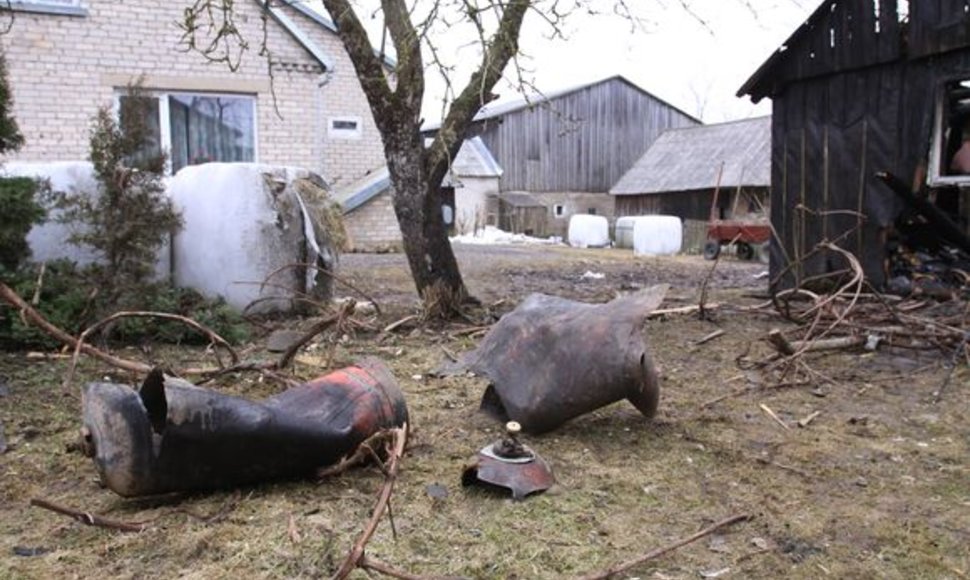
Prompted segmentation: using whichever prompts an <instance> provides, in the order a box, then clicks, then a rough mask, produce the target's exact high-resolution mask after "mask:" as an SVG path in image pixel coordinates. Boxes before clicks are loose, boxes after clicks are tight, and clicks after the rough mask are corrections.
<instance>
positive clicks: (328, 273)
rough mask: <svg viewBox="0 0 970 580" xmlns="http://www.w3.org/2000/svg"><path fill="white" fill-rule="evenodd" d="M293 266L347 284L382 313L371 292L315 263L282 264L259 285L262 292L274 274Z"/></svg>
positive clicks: (378, 312) (375, 310)
mask: <svg viewBox="0 0 970 580" xmlns="http://www.w3.org/2000/svg"><path fill="white" fill-rule="evenodd" d="M293 268H306V269H310V270H316V271H317V272H320V273H321V274H323V275H324V276H327V277H328V278H331V279H333V280H334V281H335V282H338V283H340V284H343V285H344V286H346V287H347V288H350V289H351V290H353V291H354V292H356V293H358V294H360V295H361V296H363V297H364V298H365V299H366V300H368V301H369V302H370V303H371V304H373V305H374V312H376V313H377V315H378V316H380V314H381V307H380V305H379V304H378V303H377V300H374V298H373V297H371V296H370V295H369V294H367V293H366V292H364V291H363V290H361V289H360V288H358V287H357V286H354V285H353V284H351V283H350V282H348V281H347V280H345V279H343V278H341V277H340V276H337V275H336V274H334V273H333V272H331V271H330V270H327V269H325V268H321V267H320V266H317V265H315V264H307V263H297V264H286V265H285V266H280V267H279V268H277V269H275V270H273V271H272V272H270V273H269V274H267V275H266V278H264V279H263V283H262V285H261V286H260V287H259V291H260V292H261V293H262V291H263V289H264V288H265V287H266V286H267V285H268V284H269V280H270V278H273V277H274V276H276V275H277V274H279V273H280V272H284V271H286V270H291V269H293Z"/></svg>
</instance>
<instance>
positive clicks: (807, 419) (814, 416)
mask: <svg viewBox="0 0 970 580" xmlns="http://www.w3.org/2000/svg"><path fill="white" fill-rule="evenodd" d="M821 414H822V412H821V411H814V412H812V413H810V414H809V415H808V416H806V417H804V418H802V419H799V420H798V426H799V427H801V428H803V429H804V428H805V427H808V425H809V424H810V423H811V422H812V421H814V420H815V419H817V418H818V416H819V415H821Z"/></svg>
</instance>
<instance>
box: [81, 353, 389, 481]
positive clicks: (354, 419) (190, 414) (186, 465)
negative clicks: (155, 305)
mask: <svg viewBox="0 0 970 580" xmlns="http://www.w3.org/2000/svg"><path fill="white" fill-rule="evenodd" d="M82 406H83V420H84V428H83V430H82V435H83V437H84V441H83V442H82V446H83V447H84V449H85V451H86V454H87V455H88V456H90V457H92V458H93V459H94V463H95V465H96V467H97V469H98V472H99V474H100V476H101V480H102V481H103V482H104V484H105V485H106V486H107V487H108V488H110V489H111V490H113V491H115V492H116V493H118V494H120V495H122V496H126V497H135V496H144V495H154V494H159V493H166V492H171V491H183V490H203V489H215V488H224V487H233V486H237V485H243V484H250V483H257V482H261V481H269V480H278V479H288V478H300V477H311V476H313V475H314V473H315V471H316V470H317V469H318V468H320V467H324V466H327V465H332V464H334V463H336V462H338V461H340V460H341V459H342V458H344V457H345V456H347V455H349V454H350V453H352V452H353V451H354V450H355V449H356V448H357V446H358V445H360V443H361V442H363V441H364V440H366V439H367V438H368V437H370V436H371V435H373V434H375V433H377V432H379V431H381V430H383V429H388V428H393V427H400V426H402V425H404V424H405V423H406V422H407V417H408V411H407V406H406V404H405V402H404V396H403V395H402V394H401V391H400V389H399V388H398V386H397V383H396V381H395V380H394V377H393V376H392V375H391V373H390V371H389V370H388V369H387V367H386V366H384V364H383V363H381V362H380V361H377V360H367V361H363V362H361V363H358V364H356V365H354V366H350V367H347V368H344V369H341V370H338V371H335V372H332V373H330V374H328V375H325V376H322V377H319V378H317V379H314V380H312V381H310V382H307V383H304V384H301V385H298V386H295V387H292V388H290V389H287V390H286V391H284V392H282V393H280V394H278V395H276V396H273V397H270V398H269V399H266V400H264V401H259V402H255V401H250V400H248V399H244V398H242V397H236V396H232V395H224V394H222V393H218V392H216V391H213V390H210V389H205V388H202V387H198V386H195V385H192V384H190V383H188V382H186V381H184V380H181V379H178V378H174V377H170V376H165V375H163V374H162V372H161V371H160V370H158V369H155V370H153V371H152V372H151V373H150V374H149V375H148V377H147V378H146V379H145V382H144V384H143V385H142V386H141V389H140V390H138V391H135V390H133V389H131V388H130V387H128V386H125V385H119V384H114V383H91V384H88V385H87V386H85V388H84V390H83V400H82Z"/></svg>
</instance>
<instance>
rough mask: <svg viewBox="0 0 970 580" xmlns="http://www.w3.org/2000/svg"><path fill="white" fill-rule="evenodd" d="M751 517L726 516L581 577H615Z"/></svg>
mask: <svg viewBox="0 0 970 580" xmlns="http://www.w3.org/2000/svg"><path fill="white" fill-rule="evenodd" d="M749 519H751V515H750V514H737V515H734V516H731V517H729V518H726V519H723V520H721V521H719V522H717V523H716V524H713V525H711V526H708V527H706V528H704V529H703V530H701V531H699V532H697V533H696V534H694V535H692V536H688V537H686V538H684V539H682V540H678V541H676V542H674V543H673V544H669V545H667V546H664V547H663V548H658V549H656V550H653V551H651V552H647V553H646V554H644V555H642V556H640V557H638V558H634V559H633V560H629V561H627V562H623V563H621V564H617V565H615V566H613V567H611V568H609V569H608V570H604V571H602V572H594V573H592V574H588V575H586V576H583V577H582V578H580V580H608V579H609V578H611V577H613V576H615V575H617V574H619V573H621V572H623V571H624V570H629V569H630V568H633V567H634V566H639V565H640V564H644V563H646V562H649V561H651V560H656V559H657V558H659V557H660V556H663V555H664V554H667V553H668V552H673V551H674V550H676V549H678V548H682V547H684V546H686V545H687V544H691V543H693V542H696V541H697V540H699V539H701V538H703V537H704V536H709V535H711V534H713V533H714V532H716V531H718V530H720V529H721V528H725V527H727V526H730V525H733V524H736V523H738V522H743V521H746V520H749Z"/></svg>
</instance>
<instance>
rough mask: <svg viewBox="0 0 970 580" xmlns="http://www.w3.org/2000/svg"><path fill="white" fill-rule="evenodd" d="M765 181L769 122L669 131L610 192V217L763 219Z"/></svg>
mask: <svg viewBox="0 0 970 580" xmlns="http://www.w3.org/2000/svg"><path fill="white" fill-rule="evenodd" d="M770 178H771V117H758V118H755V119H745V120H741V121H732V122H730V123H719V124H716V125H698V126H695V127H685V128H682V129H670V130H668V131H667V132H665V133H664V134H663V135H661V136H660V138H658V139H657V140H656V141H655V142H654V144H653V145H651V146H650V148H649V149H647V152H646V153H644V154H643V157H641V158H640V159H639V160H637V162H636V163H634V164H633V167H631V168H630V170H629V171H627V172H626V174H624V175H623V177H622V178H620V180H619V181H617V182H616V185H614V186H613V187H612V188H611V189H610V194H611V195H613V196H614V197H615V198H616V202H615V203H616V215H617V217H621V216H637V215H673V216H677V217H679V218H681V219H683V220H698V221H705V222H706V221H707V220H708V218H710V217H711V206H712V203H713V201H714V191H715V189H716V190H718V203H717V206H718V207H717V211H716V215H715V217H716V218H718V219H733V218H737V217H740V216H746V215H750V214H752V213H764V211H763V210H765V209H767V204H768V186H769V184H770Z"/></svg>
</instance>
